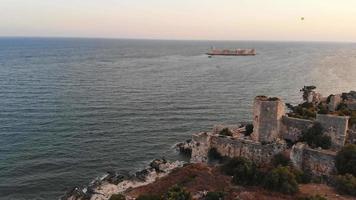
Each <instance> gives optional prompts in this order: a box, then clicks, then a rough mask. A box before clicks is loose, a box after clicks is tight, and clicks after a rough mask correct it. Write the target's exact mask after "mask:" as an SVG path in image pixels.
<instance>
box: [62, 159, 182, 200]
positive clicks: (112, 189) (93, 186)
mask: <svg viewBox="0 0 356 200" xmlns="http://www.w3.org/2000/svg"><path fill="white" fill-rule="evenodd" d="M183 164H184V162H183V161H174V162H169V161H167V160H165V159H155V160H153V161H152V162H151V163H150V164H149V166H148V167H147V168H145V169H143V170H141V171H138V172H136V173H135V174H132V175H125V174H121V173H117V172H108V173H107V174H106V175H104V176H103V177H101V178H97V179H95V180H94V181H92V182H91V183H90V184H89V185H88V186H85V187H75V188H73V189H72V190H70V191H68V192H66V194H65V195H64V196H63V197H61V198H60V199H61V200H108V199H109V198H110V197H111V195H113V194H118V193H122V192H125V191H127V190H129V189H133V188H137V187H140V186H144V185H148V184H150V183H153V182H154V181H155V180H156V179H158V178H162V177H164V176H167V175H168V174H169V173H170V172H172V170H174V169H176V168H179V167H183ZM127 198H128V199H130V198H129V197H127Z"/></svg>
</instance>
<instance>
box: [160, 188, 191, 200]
mask: <svg viewBox="0 0 356 200" xmlns="http://www.w3.org/2000/svg"><path fill="white" fill-rule="evenodd" d="M191 199H192V196H191V195H190V192H188V191H186V190H185V189H184V188H183V187H181V186H178V185H175V186H173V187H171V188H170V189H169V190H168V192H167V194H166V198H165V200H191Z"/></svg>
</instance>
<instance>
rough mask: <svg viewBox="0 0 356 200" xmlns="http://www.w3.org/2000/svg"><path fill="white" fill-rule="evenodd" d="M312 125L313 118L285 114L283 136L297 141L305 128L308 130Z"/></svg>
mask: <svg viewBox="0 0 356 200" xmlns="http://www.w3.org/2000/svg"><path fill="white" fill-rule="evenodd" d="M312 126H313V121H311V120H306V119H298V118H293V117H288V116H283V117H282V126H281V127H282V128H281V136H282V138H284V139H287V140H290V141H292V142H295V141H297V140H298V139H299V138H300V137H301V135H302V131H303V130H306V129H308V128H310V127H312Z"/></svg>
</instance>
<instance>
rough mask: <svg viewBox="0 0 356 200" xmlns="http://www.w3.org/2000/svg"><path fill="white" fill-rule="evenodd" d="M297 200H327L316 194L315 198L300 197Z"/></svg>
mask: <svg viewBox="0 0 356 200" xmlns="http://www.w3.org/2000/svg"><path fill="white" fill-rule="evenodd" d="M298 200H327V198H325V197H323V196H321V195H319V194H317V195H315V196H308V197H300V198H298Z"/></svg>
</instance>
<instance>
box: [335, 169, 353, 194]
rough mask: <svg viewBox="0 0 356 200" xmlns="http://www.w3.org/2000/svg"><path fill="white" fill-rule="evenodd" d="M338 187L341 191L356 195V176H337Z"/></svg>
mask: <svg viewBox="0 0 356 200" xmlns="http://www.w3.org/2000/svg"><path fill="white" fill-rule="evenodd" d="M336 189H337V190H338V191H339V192H341V193H345V194H349V195H353V196H356V178H355V177H354V176H352V175H351V174H346V175H339V176H337V178H336Z"/></svg>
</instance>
